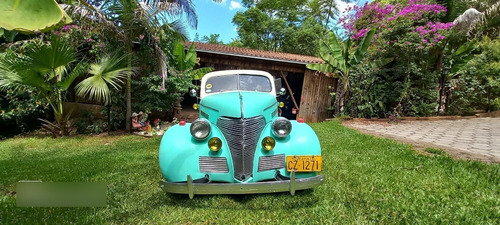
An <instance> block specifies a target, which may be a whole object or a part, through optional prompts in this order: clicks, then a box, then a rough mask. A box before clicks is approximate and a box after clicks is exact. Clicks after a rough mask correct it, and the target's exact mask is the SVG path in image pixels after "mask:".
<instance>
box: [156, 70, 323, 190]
mask: <svg viewBox="0 0 500 225" xmlns="http://www.w3.org/2000/svg"><path fill="white" fill-rule="evenodd" d="M279 85H281V84H280V83H279ZM276 89H277V88H276V87H275V80H274V79H273V77H272V76H271V75H270V74H269V73H267V72H263V71H255V70H228V71H217V72H211V73H209V74H207V75H205V76H204V77H203V79H202V81H201V88H200V104H199V105H195V107H198V110H199V113H200V116H199V118H198V119H196V120H195V121H194V122H193V123H185V122H184V121H181V122H180V123H179V124H178V125H175V126H172V127H171V128H169V129H168V130H167V132H166V133H165V134H164V135H163V139H162V141H161V144H160V152H159V162H160V169H161V172H162V174H163V177H164V178H165V180H164V181H160V187H161V188H162V189H163V190H165V191H166V192H170V193H179V194H188V195H189V197H190V198H193V196H194V195H195V194H197V195H205V194H250V193H270V192H290V193H291V194H292V195H294V194H295V191H296V190H303V189H309V188H313V187H316V186H318V185H320V184H321V183H322V182H323V181H324V177H323V175H318V172H319V171H321V167H322V158H321V146H320V143H319V140H318V137H317V136H316V133H314V131H313V130H312V129H311V127H310V126H309V125H307V124H305V123H304V121H303V120H302V119H299V120H297V121H295V120H288V119H286V118H283V117H279V116H278V111H279V105H280V103H279V102H277V100H276V95H277V92H276ZM280 90H282V89H280ZM283 90H284V89H283Z"/></svg>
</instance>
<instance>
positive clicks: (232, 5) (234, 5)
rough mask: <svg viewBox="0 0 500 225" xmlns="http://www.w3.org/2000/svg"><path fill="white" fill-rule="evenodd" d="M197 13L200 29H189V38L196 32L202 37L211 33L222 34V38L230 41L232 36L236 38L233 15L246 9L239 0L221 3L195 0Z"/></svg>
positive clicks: (228, 0)
mask: <svg viewBox="0 0 500 225" xmlns="http://www.w3.org/2000/svg"><path fill="white" fill-rule="evenodd" d="M193 2H194V4H195V5H196V14H197V15H198V30H193V29H189V39H190V40H193V39H194V37H195V34H196V33H198V34H199V35H200V39H201V38H202V37H203V36H204V35H206V36H209V35H210V34H220V37H221V38H220V39H221V40H222V41H223V42H224V43H228V42H230V41H231V39H232V38H236V37H237V36H238V34H237V33H236V26H234V24H233V22H232V21H233V17H234V15H235V14H236V12H238V11H239V10H245V8H244V7H243V6H242V5H241V1H239V0H223V1H222V2H221V3H214V2H213V1H212V0H194V1H193Z"/></svg>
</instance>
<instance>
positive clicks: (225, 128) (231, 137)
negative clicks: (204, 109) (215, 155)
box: [217, 116, 266, 180]
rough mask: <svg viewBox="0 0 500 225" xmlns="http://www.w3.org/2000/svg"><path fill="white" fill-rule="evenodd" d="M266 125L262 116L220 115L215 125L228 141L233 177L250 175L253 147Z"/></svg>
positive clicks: (255, 145)
mask: <svg viewBox="0 0 500 225" xmlns="http://www.w3.org/2000/svg"><path fill="white" fill-rule="evenodd" d="M265 125H266V120H265V118H264V117H263V116H256V117H252V118H228V117H220V118H219V119H218V120H217V126H218V127H219V129H220V130H221V131H222V134H223V135H224V137H225V138H226V141H227V142H228V145H229V149H230V151H231V158H232V159H233V167H234V178H236V179H238V180H246V179H247V178H248V177H250V176H251V175H252V170H253V158H254V155H255V148H256V147H257V142H258V141H259V137H260V133H261V132H262V130H263V129H264V126H265Z"/></svg>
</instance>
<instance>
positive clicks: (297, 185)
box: [160, 171, 325, 199]
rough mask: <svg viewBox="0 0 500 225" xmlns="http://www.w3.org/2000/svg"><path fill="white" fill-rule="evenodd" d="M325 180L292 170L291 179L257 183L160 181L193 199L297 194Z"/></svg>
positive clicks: (175, 191)
mask: <svg viewBox="0 0 500 225" xmlns="http://www.w3.org/2000/svg"><path fill="white" fill-rule="evenodd" d="M324 180H325V177H324V176H323V175H318V176H314V177H310V178H298V179H295V173H294V172H293V171H292V173H291V176H290V180H283V181H267V182H256V183H245V184H243V183H193V179H192V178H191V176H190V175H188V176H187V182H186V183H171V182H167V181H160V187H161V188H162V189H163V190H164V191H166V192H169V193H175V194H188V195H189V198H190V199H192V198H193V197H194V195H195V194H197V195H212V194H256V193H274V192H288V191H289V192H290V194H291V195H295V191H296V190H304V189H310V188H314V187H317V186H319V185H321V184H322V183H323V182H324Z"/></svg>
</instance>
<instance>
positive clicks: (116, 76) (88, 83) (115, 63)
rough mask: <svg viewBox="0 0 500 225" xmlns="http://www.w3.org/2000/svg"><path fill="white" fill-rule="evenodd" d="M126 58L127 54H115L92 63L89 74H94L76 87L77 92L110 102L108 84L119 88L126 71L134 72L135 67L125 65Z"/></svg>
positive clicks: (79, 94)
mask: <svg viewBox="0 0 500 225" xmlns="http://www.w3.org/2000/svg"><path fill="white" fill-rule="evenodd" d="M124 59H125V56H123V55H122V56H118V55H117V54H114V55H111V56H106V57H104V58H102V59H101V60H100V61H99V63H97V64H91V65H90V70H89V74H91V75H92V76H91V77H88V78H86V79H85V80H83V81H82V82H80V83H79V84H78V85H77V86H76V87H75V89H76V94H77V95H78V96H88V97H89V99H91V100H97V101H99V102H103V103H105V104H108V103H109V101H110V99H109V92H110V90H109V87H108V85H110V86H111V87H113V88H115V89H118V88H119V87H120V84H122V83H123V78H125V76H126V73H128V72H133V68H128V67H127V66H126V65H124Z"/></svg>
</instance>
